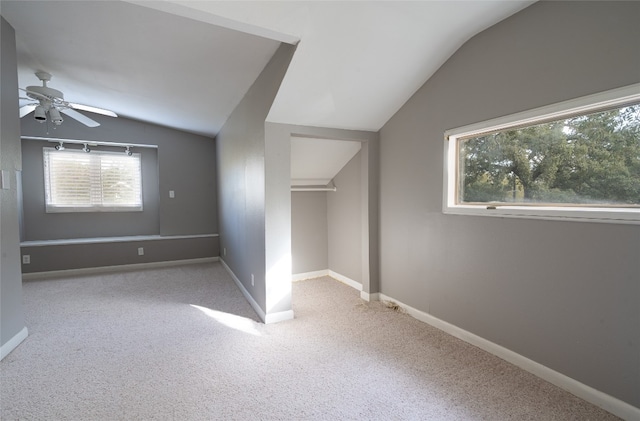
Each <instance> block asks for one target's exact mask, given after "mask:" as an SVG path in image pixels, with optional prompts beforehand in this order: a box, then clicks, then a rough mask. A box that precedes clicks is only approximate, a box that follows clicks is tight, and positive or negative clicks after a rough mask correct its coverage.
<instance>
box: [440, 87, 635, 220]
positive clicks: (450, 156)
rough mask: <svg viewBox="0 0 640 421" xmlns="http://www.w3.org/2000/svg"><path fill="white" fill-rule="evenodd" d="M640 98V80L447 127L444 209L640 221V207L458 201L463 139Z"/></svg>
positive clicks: (506, 215)
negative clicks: (530, 204)
mask: <svg viewBox="0 0 640 421" xmlns="http://www.w3.org/2000/svg"><path fill="white" fill-rule="evenodd" d="M638 101H640V83H637V84H634V85H629V86H625V87H622V88H618V89H613V90H610V91H605V92H600V93H597V94H593V95H588V96H584V97H581V98H576V99H573V100H569V101H564V102H560V103H557V104H553V105H549V106H545V107H540V108H536V109H533V110H529V111H524V112H521V113H517V114H512V115H508V116H504V117H500V118H496V119H492V120H488V121H483V122H479V123H475V124H471V125H468V126H463V127H458V128H455V129H451V130H447V131H446V132H445V134H444V185H443V202H442V203H443V205H442V211H443V213H445V214H454V215H475V216H492V217H503V218H529V219H551V220H565V221H566V220H570V221H588V222H609V223H622V224H640V208H624V207H597V206H593V207H590V206H589V207H587V206H580V207H576V206H518V205H509V204H505V205H498V206H494V205H493V204H466V203H465V204H460V203H456V200H457V192H456V183H457V176H458V174H457V172H458V163H457V149H458V147H457V145H458V142H459V139H460V138H466V137H470V136H478V135H480V134H482V133H486V132H492V131H499V130H505V129H508V128H513V127H515V126H529V125H534V124H537V123H539V122H542V121H548V120H557V119H562V118H564V117H567V116H571V115H577V114H588V113H592V112H596V111H598V110H602V109H607V108H614V107H621V106H623V105H625V104H631V103H634V102H638Z"/></svg>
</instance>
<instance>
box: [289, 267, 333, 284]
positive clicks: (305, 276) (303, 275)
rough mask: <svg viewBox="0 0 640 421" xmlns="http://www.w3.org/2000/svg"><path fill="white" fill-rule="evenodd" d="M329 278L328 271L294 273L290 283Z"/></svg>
mask: <svg viewBox="0 0 640 421" xmlns="http://www.w3.org/2000/svg"><path fill="white" fill-rule="evenodd" d="M323 276H329V269H324V270H316V271H314V272H304V273H294V274H293V275H291V282H298V281H304V280H305V279H314V278H321V277H323Z"/></svg>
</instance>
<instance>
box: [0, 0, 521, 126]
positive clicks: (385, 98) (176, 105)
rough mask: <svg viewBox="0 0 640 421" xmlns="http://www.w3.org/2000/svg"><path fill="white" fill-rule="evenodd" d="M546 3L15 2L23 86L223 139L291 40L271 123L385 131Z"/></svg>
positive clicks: (6, 12)
mask: <svg viewBox="0 0 640 421" xmlns="http://www.w3.org/2000/svg"><path fill="white" fill-rule="evenodd" d="M532 2H533V1H530V0H526V1H501V0H497V1H484V0H481V1H413V2H397V1H389V2H384V1H358V2H355V1H354V2H350V1H342V2H341V1H338V2H323V1H316V2H314V1H308V2H307V1H301V2H297V1H289V2H272V1H259V2H245V1H236V2H217V1H214V2H202V1H200V2H198V1H195V2H192V1H128V2H123V1H105V2H96V1H7V0H2V1H1V2H0V13H1V14H2V16H3V17H4V18H5V19H7V21H8V22H9V23H10V24H11V25H12V26H13V27H14V28H15V30H16V40H17V47H18V67H19V68H18V77H19V84H20V86H21V87H25V86H27V85H38V84H39V81H38V80H37V78H36V77H35V75H34V72H35V71H36V70H45V71H48V72H49V73H52V74H53V79H52V80H51V82H50V83H49V86H51V87H54V88H56V89H59V90H61V91H63V92H64V94H65V98H66V99H67V100H70V101H73V102H77V103H83V104H87V105H93V106H98V107H102V108H108V109H112V110H114V111H116V112H117V113H118V114H120V115H122V116H126V117H130V118H134V119H139V120H142V121H147V122H151V123H155V124H160V125H164V126H168V127H173V128H177V129H180V130H185V131H189V132H194V133H199V134H204V135H207V136H210V137H213V136H215V135H216V134H217V132H218V131H219V130H220V128H221V126H222V125H223V124H224V122H225V121H226V119H227V117H228V116H229V115H230V114H231V112H232V111H233V109H234V107H235V106H236V105H237V104H238V103H239V101H240V100H241V99H242V97H243V96H244V94H245V93H246V92H247V90H248V89H249V87H250V86H251V84H252V83H253V81H254V80H255V79H256V78H257V76H258V75H259V74H260V72H261V71H262V69H263V68H264V66H265V65H266V63H267V62H268V61H269V59H270V58H271V56H272V55H273V53H274V52H275V50H276V49H277V47H278V45H279V43H280V42H286V43H291V44H296V43H297V44H298V48H297V51H296V53H295V56H294V58H293V60H292V62H291V65H290V68H289V70H288V72H287V74H286V76H285V79H284V81H283V83H282V86H281V88H280V90H279V92H278V94H277V97H276V99H275V102H274V104H273V106H272V109H271V112H270V114H269V117H268V120H269V121H274V122H281V123H288V124H299V125H308V126H318V127H334V128H346V129H362V130H372V131H377V130H379V129H380V128H381V127H382V126H383V125H384V123H385V122H386V121H387V120H388V119H389V118H390V117H391V116H392V115H393V114H394V113H395V112H396V111H397V110H398V109H399V108H400V107H401V106H402V104H403V103H404V102H406V101H407V99H409V98H410V96H411V95H412V94H413V93H414V92H415V91H416V90H417V89H418V88H419V87H420V86H421V85H422V84H423V83H424V82H425V81H426V80H427V79H428V78H429V77H430V76H431V75H432V74H433V73H434V72H435V71H436V70H437V69H438V67H440V66H441V65H442V64H443V63H444V62H445V61H446V60H447V58H448V57H450V56H451V54H453V52H454V51H455V50H456V49H457V48H459V47H460V46H461V45H462V44H463V43H464V42H465V41H466V40H468V39H469V38H470V37H472V36H473V35H475V34H477V33H478V32H480V31H482V30H483V29H485V28H487V27H489V26H491V25H493V24H495V23H497V22H498V21H500V20H502V19H504V18H506V17H508V16H509V15H511V14H513V13H515V12H517V11H518V10H520V9H522V8H524V7H526V6H528V5H529V4H531V3H532Z"/></svg>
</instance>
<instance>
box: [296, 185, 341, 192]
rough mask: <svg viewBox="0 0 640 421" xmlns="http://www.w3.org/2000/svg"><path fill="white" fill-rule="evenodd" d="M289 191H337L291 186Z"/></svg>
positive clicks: (333, 188) (333, 189)
mask: <svg viewBox="0 0 640 421" xmlns="http://www.w3.org/2000/svg"><path fill="white" fill-rule="evenodd" d="M291 191H338V188H337V187H295V186H291Z"/></svg>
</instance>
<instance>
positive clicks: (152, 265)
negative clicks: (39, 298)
mask: <svg viewBox="0 0 640 421" xmlns="http://www.w3.org/2000/svg"><path fill="white" fill-rule="evenodd" d="M219 259H220V258H219V257H202V258H198V259H186V260H167V261H163V262H149V263H133V264H130V265H115V266H98V267H93V268H81V269H65V270H52V271H48V272H32V273H23V274H22V280H23V281H31V280H35V279H46V278H54V277H56V278H57V277H62V276H78V275H94V274H98V273H109V272H121V271H129V270H139V269H158V268H163V267H170V266H180V265H193V264H196V263H212V262H217V261H218V260H219Z"/></svg>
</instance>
